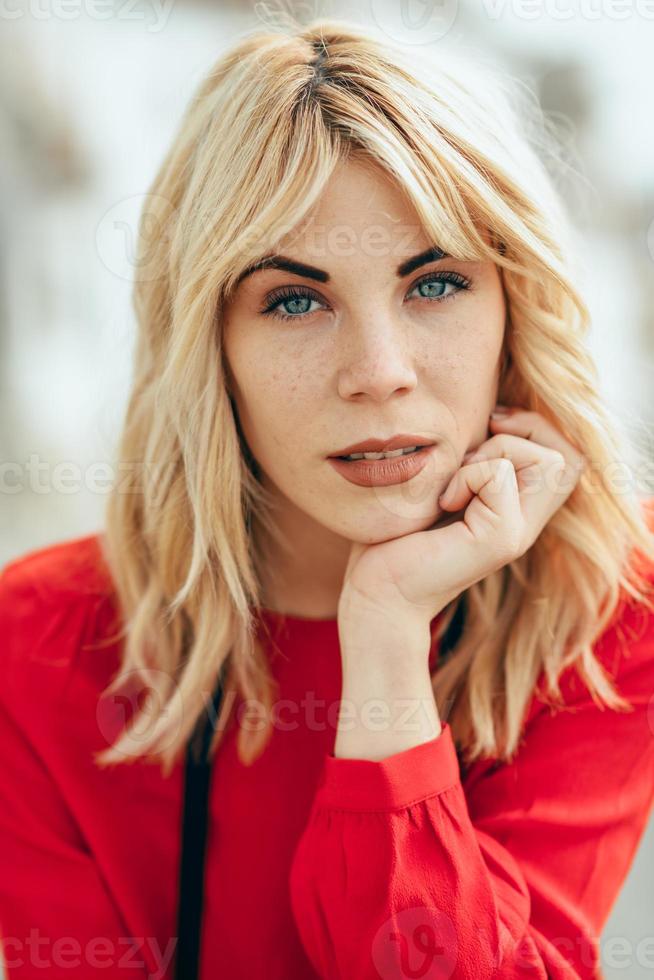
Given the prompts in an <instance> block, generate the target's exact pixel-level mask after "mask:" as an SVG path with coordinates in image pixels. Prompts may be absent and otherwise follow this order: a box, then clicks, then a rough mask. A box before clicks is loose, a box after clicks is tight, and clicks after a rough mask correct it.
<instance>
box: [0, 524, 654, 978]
mask: <svg viewBox="0 0 654 980" xmlns="http://www.w3.org/2000/svg"><path fill="white" fill-rule="evenodd" d="M652 581H654V570H653V572H652ZM0 613H1V616H2V621H1V624H0V627H1V628H0V636H2V640H3V644H2V651H1V656H2V678H3V680H2V685H1V688H0V745H1V746H2V766H1V767H0V795H1V797H2V806H1V807H0V930H1V932H2V937H3V946H4V956H5V959H6V971H7V977H8V980H26V978H30V980H31V978H34V977H38V976H43V975H47V976H48V977H49V978H50V980H59V978H62V980H63V978H66V980H68V978H76V977H79V978H84V980H89V978H90V977H95V976H98V977H100V976H102V977H104V978H121V977H132V976H133V977H136V978H138V980H143V978H145V977H149V978H151V980H155V978H156V980H162V978H170V977H172V975H173V974H172V962H173V954H174V949H175V930H176V900H177V876H178V862H179V856H180V853H179V852H180V834H181V814H182V788H183V762H180V763H179V764H178V765H177V766H176V767H175V769H174V770H173V772H172V774H171V776H170V777H169V778H165V777H164V776H163V775H162V773H161V770H160V768H159V767H158V766H157V765H156V764H153V763H145V762H143V761H141V760H136V761H134V760H132V761H130V762H128V763H126V764H125V765H118V766H116V767H113V768H110V769H105V770H102V769H100V768H99V767H97V766H95V765H94V762H93V759H92V753H93V752H96V751H99V750H101V749H103V748H106V747H107V746H108V745H109V744H110V742H113V741H114V740H115V737H116V735H117V734H118V731H119V729H120V726H121V723H122V724H124V723H125V722H126V720H127V719H126V716H125V712H126V706H125V703H124V702H121V701H120V698H116V697H114V698H113V699H112V698H111V697H110V698H106V697H104V696H101V695H102V691H103V689H104V688H105V687H106V686H107V684H108V683H109V681H110V680H111V679H112V678H113V676H114V675H115V673H116V672H117V671H118V668H119V664H120V660H119V644H118V642H113V643H110V644H108V645H105V646H98V647H96V648H95V649H92V648H91V647H90V646H89V644H90V643H91V642H95V641H98V640H101V639H102V638H103V637H106V636H107V635H108V633H109V632H111V630H112V629H114V628H115V625H116V623H115V620H114V614H115V607H114V606H113V604H112V589H111V582H110V580H109V578H108V575H107V572H106V569H105V568H104V566H103V565H102V562H101V559H100V553H99V548H98V538H97V536H94V535H91V536H86V537H82V538H77V539H74V540H68V541H64V542H62V543H59V544H55V545H53V546H50V547H47V548H42V549H40V550H38V551H33V552H31V553H29V554H26V555H23V556H22V557H21V558H19V559H16V560H14V561H13V562H11V563H10V564H9V565H7V566H6V567H5V569H4V571H3V574H2V577H1V578H0ZM259 622H260V628H261V627H262V626H263V625H268V626H270V627H271V628H272V635H273V636H274V637H275V638H276V643H272V642H269V643H268V644H267V646H266V649H267V651H268V654H269V656H270V663H271V669H272V672H273V675H274V677H275V679H276V680H277V682H278V684H279V692H278V698H279V703H278V706H277V712H278V714H277V722H276V725H275V728H274V730H273V735H272V739H271V741H270V742H269V744H268V746H267V747H266V749H265V751H264V753H263V755H261V756H260V757H259V759H258V760H256V761H255V762H254V763H253V764H252V765H251V766H249V767H247V766H243V765H242V764H241V763H240V762H239V760H238V757H237V754H236V745H235V728H233V727H232V728H228V730H227V739H226V741H225V742H224V743H223V745H222V747H221V748H220V750H219V753H218V755H217V757H216V760H215V764H214V771H213V775H212V782H211V790H210V814H209V828H208V840H207V854H206V860H207V866H206V885H205V889H206V891H205V910H204V920H203V921H204V925H203V936H202V948H201V956H202V965H201V975H202V980H217V978H222V977H226V978H229V980H259V978H261V980H314V978H316V977H323V978H326V980H336V978H339V980H373V978H374V980H379V978H381V980H391V978H392V980H396V978H397V980H406V978H416V977H418V978H427V980H431V978H449V977H454V978H474V980H479V978H486V977H491V976H492V977H497V978H514V977H520V978H523V977H524V978H547V977H549V978H556V980H559V978H561V980H562V978H574V977H601V976H602V974H601V972H600V968H599V966H598V963H599V954H598V939H599V938H600V934H601V931H602V929H603V927H604V924H605V922H606V920H607V918H608V915H609V913H610V911H611V908H612V906H613V903H614V902H615V900H616V897H617V895H618V893H619V891H620V888H621V886H622V883H623V882H624V879H625V877H626V875H627V873H628V871H629V869H630V866H631V864H632V861H633V858H634V854H635V852H636V849H637V847H638V844H639V842H640V840H641V837H642V835H643V832H644V829H645V826H646V823H647V819H648V816H649V814H650V811H651V808H652V802H653V796H654V738H653V737H652V736H653V732H654V697H653V692H654V616H652V615H651V614H650V613H649V612H648V610H647V609H646V608H644V606H642V605H637V604H635V603H633V602H632V601H631V600H629V599H628V597H627V599H623V600H622V603H621V606H620V609H619V610H618V612H617V614H616V616H615V617H614V620H613V623H612V625H611V626H610V627H609V628H608V629H607V630H606V631H605V632H604V634H603V635H602V637H601V638H600V639H599V640H598V642H597V644H596V647H595V652H596V654H597V656H598V657H599V659H600V660H601V662H602V664H603V665H604V667H605V668H606V669H607V671H609V673H610V674H611V675H612V676H613V677H615V678H616V680H617V687H618V690H619V691H620V692H621V693H622V694H623V695H625V696H626V697H627V698H628V699H629V700H630V702H631V703H632V704H633V706H634V710H633V712H630V713H624V712H615V711H613V710H611V709H606V708H605V709H602V708H601V707H600V706H599V705H597V704H595V702H594V701H593V700H592V699H591V697H590V696H589V694H588V692H587V690H586V688H585V687H584V686H583V684H582V683H581V681H580V680H579V678H578V677H576V676H575V672H574V671H572V670H571V669H568V670H566V672H565V673H564V674H563V675H562V679H561V687H562V691H563V694H564V697H565V708H564V709H563V710H560V711H553V710H551V709H550V707H548V704H547V701H546V699H545V697H544V696H543V697H541V694H542V690H541V683H542V676H541V680H540V681H539V683H538V685H537V686H536V688H535V689H534V696H533V699H532V701H531V704H530V708H529V711H528V714H527V716H526V719H525V728H524V739H523V743H522V744H521V748H520V751H519V753H518V755H517V757H516V758H515V760H514V761H513V762H512V763H511V764H508V765H507V764H505V763H500V762H498V761H497V760H488V759H487V760H483V761H478V762H476V763H473V764H472V765H471V766H470V768H469V769H467V770H466V769H464V768H463V767H462V766H461V764H460V761H459V759H458V757H457V752H456V748H455V744H454V742H453V739H452V734H451V730H450V726H449V725H448V723H447V722H443V725H442V731H441V733H440V735H438V736H437V737H436V738H434V739H432V740H431V741H428V742H424V743H422V744H420V745H418V746H415V747H413V748H410V749H408V750H406V751H403V752H399V753H397V754H396V755H391V756H389V757H387V758H385V759H382V760H381V761H370V760H364V759H343V758H335V757H334V755H333V754H332V750H333V746H334V741H335V736H336V724H337V720H338V707H339V698H340V692H341V660H340V650H339V643H338V631H337V624H336V621H335V620H306V619H301V618H296V617H287V620H286V625H284V623H283V621H282V618H281V616H280V615H278V614H276V613H273V612H270V611H267V610H261V611H260V617H259ZM262 635H263V634H262ZM437 656H438V651H437V650H435V651H434V655H433V660H432V663H436V662H437ZM44 969H47V972H45V973H44Z"/></svg>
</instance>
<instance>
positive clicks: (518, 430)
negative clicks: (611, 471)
mask: <svg viewBox="0 0 654 980" xmlns="http://www.w3.org/2000/svg"><path fill="white" fill-rule="evenodd" d="M489 428H490V429H491V431H501V432H507V433H512V434H514V435H517V436H522V438H523V439H528V440H530V441H533V442H537V443H540V445H542V446H546V447H547V448H548V449H555V450H557V452H560V453H561V455H562V456H563V458H564V459H565V461H566V471H565V474H564V479H565V483H566V486H567V487H568V489H569V490H572V488H573V487H574V486H575V484H576V483H577V482H578V480H579V477H580V475H581V473H582V471H583V470H584V468H585V465H586V461H585V457H584V454H583V452H582V451H581V450H580V449H578V448H577V447H576V446H575V445H573V444H572V443H571V442H570V440H569V439H566V437H565V436H564V435H563V433H562V432H560V431H559V429H557V427H556V426H555V425H554V424H553V423H552V422H550V421H549V419H546V418H544V417H543V416H542V415H541V414H540V413H539V412H532V411H526V410H523V409H514V410H512V411H511V412H510V413H508V414H506V415H502V416H501V417H498V418H493V416H492V415H491V417H490V419H489Z"/></svg>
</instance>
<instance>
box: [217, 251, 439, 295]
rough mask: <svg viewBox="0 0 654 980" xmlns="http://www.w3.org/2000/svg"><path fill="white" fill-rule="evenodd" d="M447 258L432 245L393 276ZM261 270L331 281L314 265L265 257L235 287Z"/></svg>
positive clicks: (327, 275)
mask: <svg viewBox="0 0 654 980" xmlns="http://www.w3.org/2000/svg"><path fill="white" fill-rule="evenodd" d="M449 258H452V256H451V255H448V253H447V252H444V251H443V250H442V249H440V248H437V247H436V246H435V245H434V246H432V247H431V248H428V249H425V251H424V252H420V253H419V254H418V255H414V256H412V257H411V258H410V259H407V260H406V261H405V262H401V263H400V265H398V267H397V268H396V270H395V274H396V275H397V277H398V278H399V279H403V278H404V276H408V275H409V274H410V273H411V272H413V271H414V270H415V269H419V268H420V266H421V265H426V264H427V263H428V262H437V261H438V260H439V259H449ZM263 269H284V270H285V271H286V272H293V273H294V274H295V275H296V276H304V277H305V278H307V279H315V280H316V281H317V282H329V281H330V279H331V276H330V275H329V273H328V272H325V270H324V269H318V268H317V267H316V266H315V265H307V264H306V263H305V262H297V261H296V260H295V259H289V258H287V257H286V256H285V255H266V256H264V257H263V258H262V259H259V260H258V261H257V262H255V263H253V265H251V266H248V268H247V269H245V270H244V271H243V272H242V273H241V274H240V276H239V277H238V279H237V280H236V285H237V286H238V285H239V283H241V282H242V281H243V280H244V279H246V278H247V277H248V276H251V275H253V274H254V273H255V272H260V271H262V270H263Z"/></svg>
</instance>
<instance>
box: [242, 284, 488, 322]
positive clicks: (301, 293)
mask: <svg viewBox="0 0 654 980" xmlns="http://www.w3.org/2000/svg"><path fill="white" fill-rule="evenodd" d="M423 282H449V283H452V284H453V285H455V286H457V287H458V288H457V290H456V291H455V292H453V293H448V294H447V295H446V296H421V297H420V299H423V300H425V302H427V303H444V302H446V301H447V300H449V299H454V297H455V296H457V295H458V294H459V292H461V291H462V290H464V289H471V282H470V280H469V279H466V278H465V276H461V275H459V273H458V272H429V273H427V275H425V276H422V277H421V278H420V279H418V280H417V281H416V282H414V284H413V286H412V287H411V290H410V292H413V290H414V289H417V288H418V286H421V285H422V283H423ZM298 298H306V299H314V300H316V302H318V303H320V302H322V300H321V299H319V297H318V296H317V295H316V293H314V292H313V290H311V289H309V288H308V287H307V286H282V287H281V288H280V289H278V290H276V291H275V292H274V293H271V294H270V296H269V297H268V305H267V306H265V307H264V308H263V309H262V310H259V313H261V315H262V316H269V317H271V318H272V319H273V320H304V319H305V317H308V316H312V315H313V314H314V313H317V312H318V311H317V310H311V311H310V312H309V313H295V314H291V313H277V312H275V307H277V306H279V305H280V304H281V303H283V302H284V300H287V299H298Z"/></svg>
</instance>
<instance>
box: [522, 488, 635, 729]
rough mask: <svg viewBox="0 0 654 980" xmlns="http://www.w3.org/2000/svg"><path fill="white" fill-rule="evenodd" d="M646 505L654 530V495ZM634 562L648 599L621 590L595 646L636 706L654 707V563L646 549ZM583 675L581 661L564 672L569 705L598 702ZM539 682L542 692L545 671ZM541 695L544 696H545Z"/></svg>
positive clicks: (601, 660)
mask: <svg viewBox="0 0 654 980" xmlns="http://www.w3.org/2000/svg"><path fill="white" fill-rule="evenodd" d="M641 505H642V508H643V512H644V514H645V519H646V522H647V524H648V526H649V527H650V529H651V530H652V531H653V532H654V497H648V498H646V499H645V500H643V501H641ZM632 560H633V564H634V565H635V566H637V567H638V569H639V571H640V573H641V575H642V579H643V589H642V591H643V592H644V594H645V597H646V598H645V601H643V600H642V599H638V598H636V597H634V596H632V595H631V593H629V592H628V591H626V590H625V589H622V590H621V592H620V595H619V598H618V602H617V604H616V606H615V608H614V610H613V613H612V615H611V617H610V620H609V622H608V624H607V625H606V626H605V627H604V628H603V629H602V631H601V632H600V633H599V635H598V636H597V637H596V639H595V641H594V643H593V644H592V654H593V657H594V659H595V660H596V661H597V663H598V664H599V667H600V669H601V671H602V673H603V674H604V676H605V677H606V678H607V679H608V681H609V682H610V684H611V686H613V687H614V689H615V690H616V692H617V693H618V694H619V695H621V696H622V697H624V698H626V699H627V701H628V702H629V703H630V704H631V705H632V707H634V708H636V707H638V706H640V707H642V708H647V709H648V710H654V700H653V692H654V561H652V560H651V559H649V558H646V557H645V556H643V555H642V554H641V553H634V554H633V556H632ZM583 673H584V669H583V662H582V661H580V660H575V662H574V663H573V664H572V665H570V666H568V667H567V668H565V669H564V671H563V672H562V674H561V676H560V687H561V693H562V699H563V703H564V704H570V705H577V706H579V705H582V704H588V705H590V703H591V701H593V700H594V699H593V698H592V696H591V695H590V693H589V691H588V687H587V684H586V682H585V680H584V679H583V676H582V675H583ZM540 680H541V682H542V683H541V684H539V685H538V689H539V692H540V691H543V690H544V688H545V682H544V675H543V674H541V678H540ZM537 697H538V700H541V697H540V695H537ZM545 700H546V701H547V700H548V699H547V698H545ZM650 702H652V707H650ZM653 720H654V716H653Z"/></svg>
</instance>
